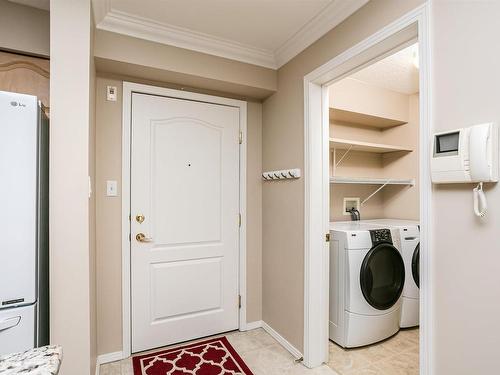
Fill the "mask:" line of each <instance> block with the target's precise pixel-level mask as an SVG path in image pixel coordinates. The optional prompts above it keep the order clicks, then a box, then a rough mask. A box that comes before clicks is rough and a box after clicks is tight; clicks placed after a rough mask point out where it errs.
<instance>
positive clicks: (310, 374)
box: [281, 363, 338, 375]
mask: <svg viewBox="0 0 500 375" xmlns="http://www.w3.org/2000/svg"><path fill="white" fill-rule="evenodd" d="M281 374H283V375H338V373H337V372H335V371H333V370H332V369H331V368H330V367H328V366H326V365H323V366H320V367H316V368H314V369H309V368H307V367H305V366H304V365H302V364H299V363H297V364H294V365H293V366H292V367H290V368H287V369H285V370H284V371H283V372H282V373H281Z"/></svg>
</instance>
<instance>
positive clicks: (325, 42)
mask: <svg viewBox="0 0 500 375" xmlns="http://www.w3.org/2000/svg"><path fill="white" fill-rule="evenodd" d="M422 2H423V1H422V0H405V1H401V0H372V1H370V2H369V3H368V4H366V5H365V6H364V7H363V8H361V9H360V10H359V11H357V12H356V13H354V14H353V15H352V16H351V17H349V18H348V19H347V20H346V21H344V22H343V23H341V24H340V25H339V26H337V27H336V28H335V29H333V30H332V31H330V32H329V33H327V34H326V35H325V36H324V37H322V38H321V39H320V40H318V41H317V42H316V43H314V44H313V45H311V46H310V47H309V48H307V49H306V50H305V51H303V52H302V53H301V54H299V55H298V56H297V57H295V58H294V59H293V60H291V61H290V62H289V63H287V64H286V65H284V66H283V67H282V68H280V69H279V71H278V92H277V93H276V94H274V95H272V96H271V97H270V98H268V99H267V100H266V101H265V102H264V111H263V118H264V122H263V124H264V127H263V168H264V170H267V169H271V170H272V169H280V168H290V167H299V168H303V167H304V163H303V160H304V97H303V78H304V75H306V74H307V73H309V72H310V71H312V70H314V69H315V68H317V67H318V66H320V65H321V64H323V63H325V62H327V61H328V60H330V59H332V58H333V57H335V56H337V55H338V54H339V53H341V52H343V51H345V50H346V49H348V48H349V47H351V46H353V45H354V44H356V43H358V42H360V41H361V40H363V39H364V38H366V37H368V36H370V35H371V34H373V33H374V32H376V31H377V30H379V29H380V28H381V27H383V26H385V25H387V24H388V23H390V22H392V21H394V20H395V19H397V18H398V17H400V16H401V15H403V14H405V13H406V12H408V11H410V10H411V9H413V8H414V7H416V6H417V5H419V4H421V3H422ZM303 216H304V180H303V179H300V180H298V181H292V182H283V183H273V184H264V187H263V234H262V237H263V251H262V254H263V261H262V264H263V268H262V279H263V289H262V300H263V302H262V317H263V320H264V321H265V322H267V323H268V324H270V325H271V326H272V327H273V328H274V329H275V330H277V331H278V332H279V333H280V334H281V335H282V336H283V337H284V338H286V339H287V340H288V341H289V342H290V343H292V344H293V345H294V346H295V347H296V348H298V349H299V350H302V349H303V331H304V314H303V311H304V235H303V233H304V220H303Z"/></svg>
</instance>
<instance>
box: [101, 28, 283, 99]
mask: <svg viewBox="0 0 500 375" xmlns="http://www.w3.org/2000/svg"><path fill="white" fill-rule="evenodd" d="M94 54H95V56H96V63H97V68H98V70H99V71H100V72H105V73H112V74H120V75H121V76H130V77H135V78H136V79H137V78H139V79H146V80H156V81H162V82H169V83H172V84H177V85H183V86H184V87H194V88H196V89H210V90H216V91H219V92H225V93H226V94H235V95H239V96H246V97H247V98H258V99H263V98H266V97H268V96H269V95H271V94H272V93H273V92H275V91H276V89H277V73H276V70H273V69H268V68H263V67H260V66H256V65H251V64H246V63H242V62H238V61H234V60H229V59H225V58H222V57H218V56H213V55H207V54H204V53H200V52H196V51H191V50H186V49H183V48H178V47H173V46H168V45H165V44H161V43H155V42H150V41H147V40H143V39H138V38H132V37H129V36H126V35H121V34H116V33H111V32H108V31H102V30H97V32H96V43H95V49H94Z"/></svg>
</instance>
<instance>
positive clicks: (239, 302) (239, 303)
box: [238, 295, 241, 309]
mask: <svg viewBox="0 0 500 375" xmlns="http://www.w3.org/2000/svg"><path fill="white" fill-rule="evenodd" d="M238 308H239V309H241V296H240V295H239V296H238Z"/></svg>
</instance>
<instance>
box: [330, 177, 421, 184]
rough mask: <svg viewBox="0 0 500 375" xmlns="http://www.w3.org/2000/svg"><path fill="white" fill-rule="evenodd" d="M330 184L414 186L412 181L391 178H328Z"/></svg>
mask: <svg viewBox="0 0 500 375" xmlns="http://www.w3.org/2000/svg"><path fill="white" fill-rule="evenodd" d="M330 183H331V184H360V185H409V186H414V185H415V180H414V179H396V178H394V179H392V178H364V177H338V176H335V177H330Z"/></svg>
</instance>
